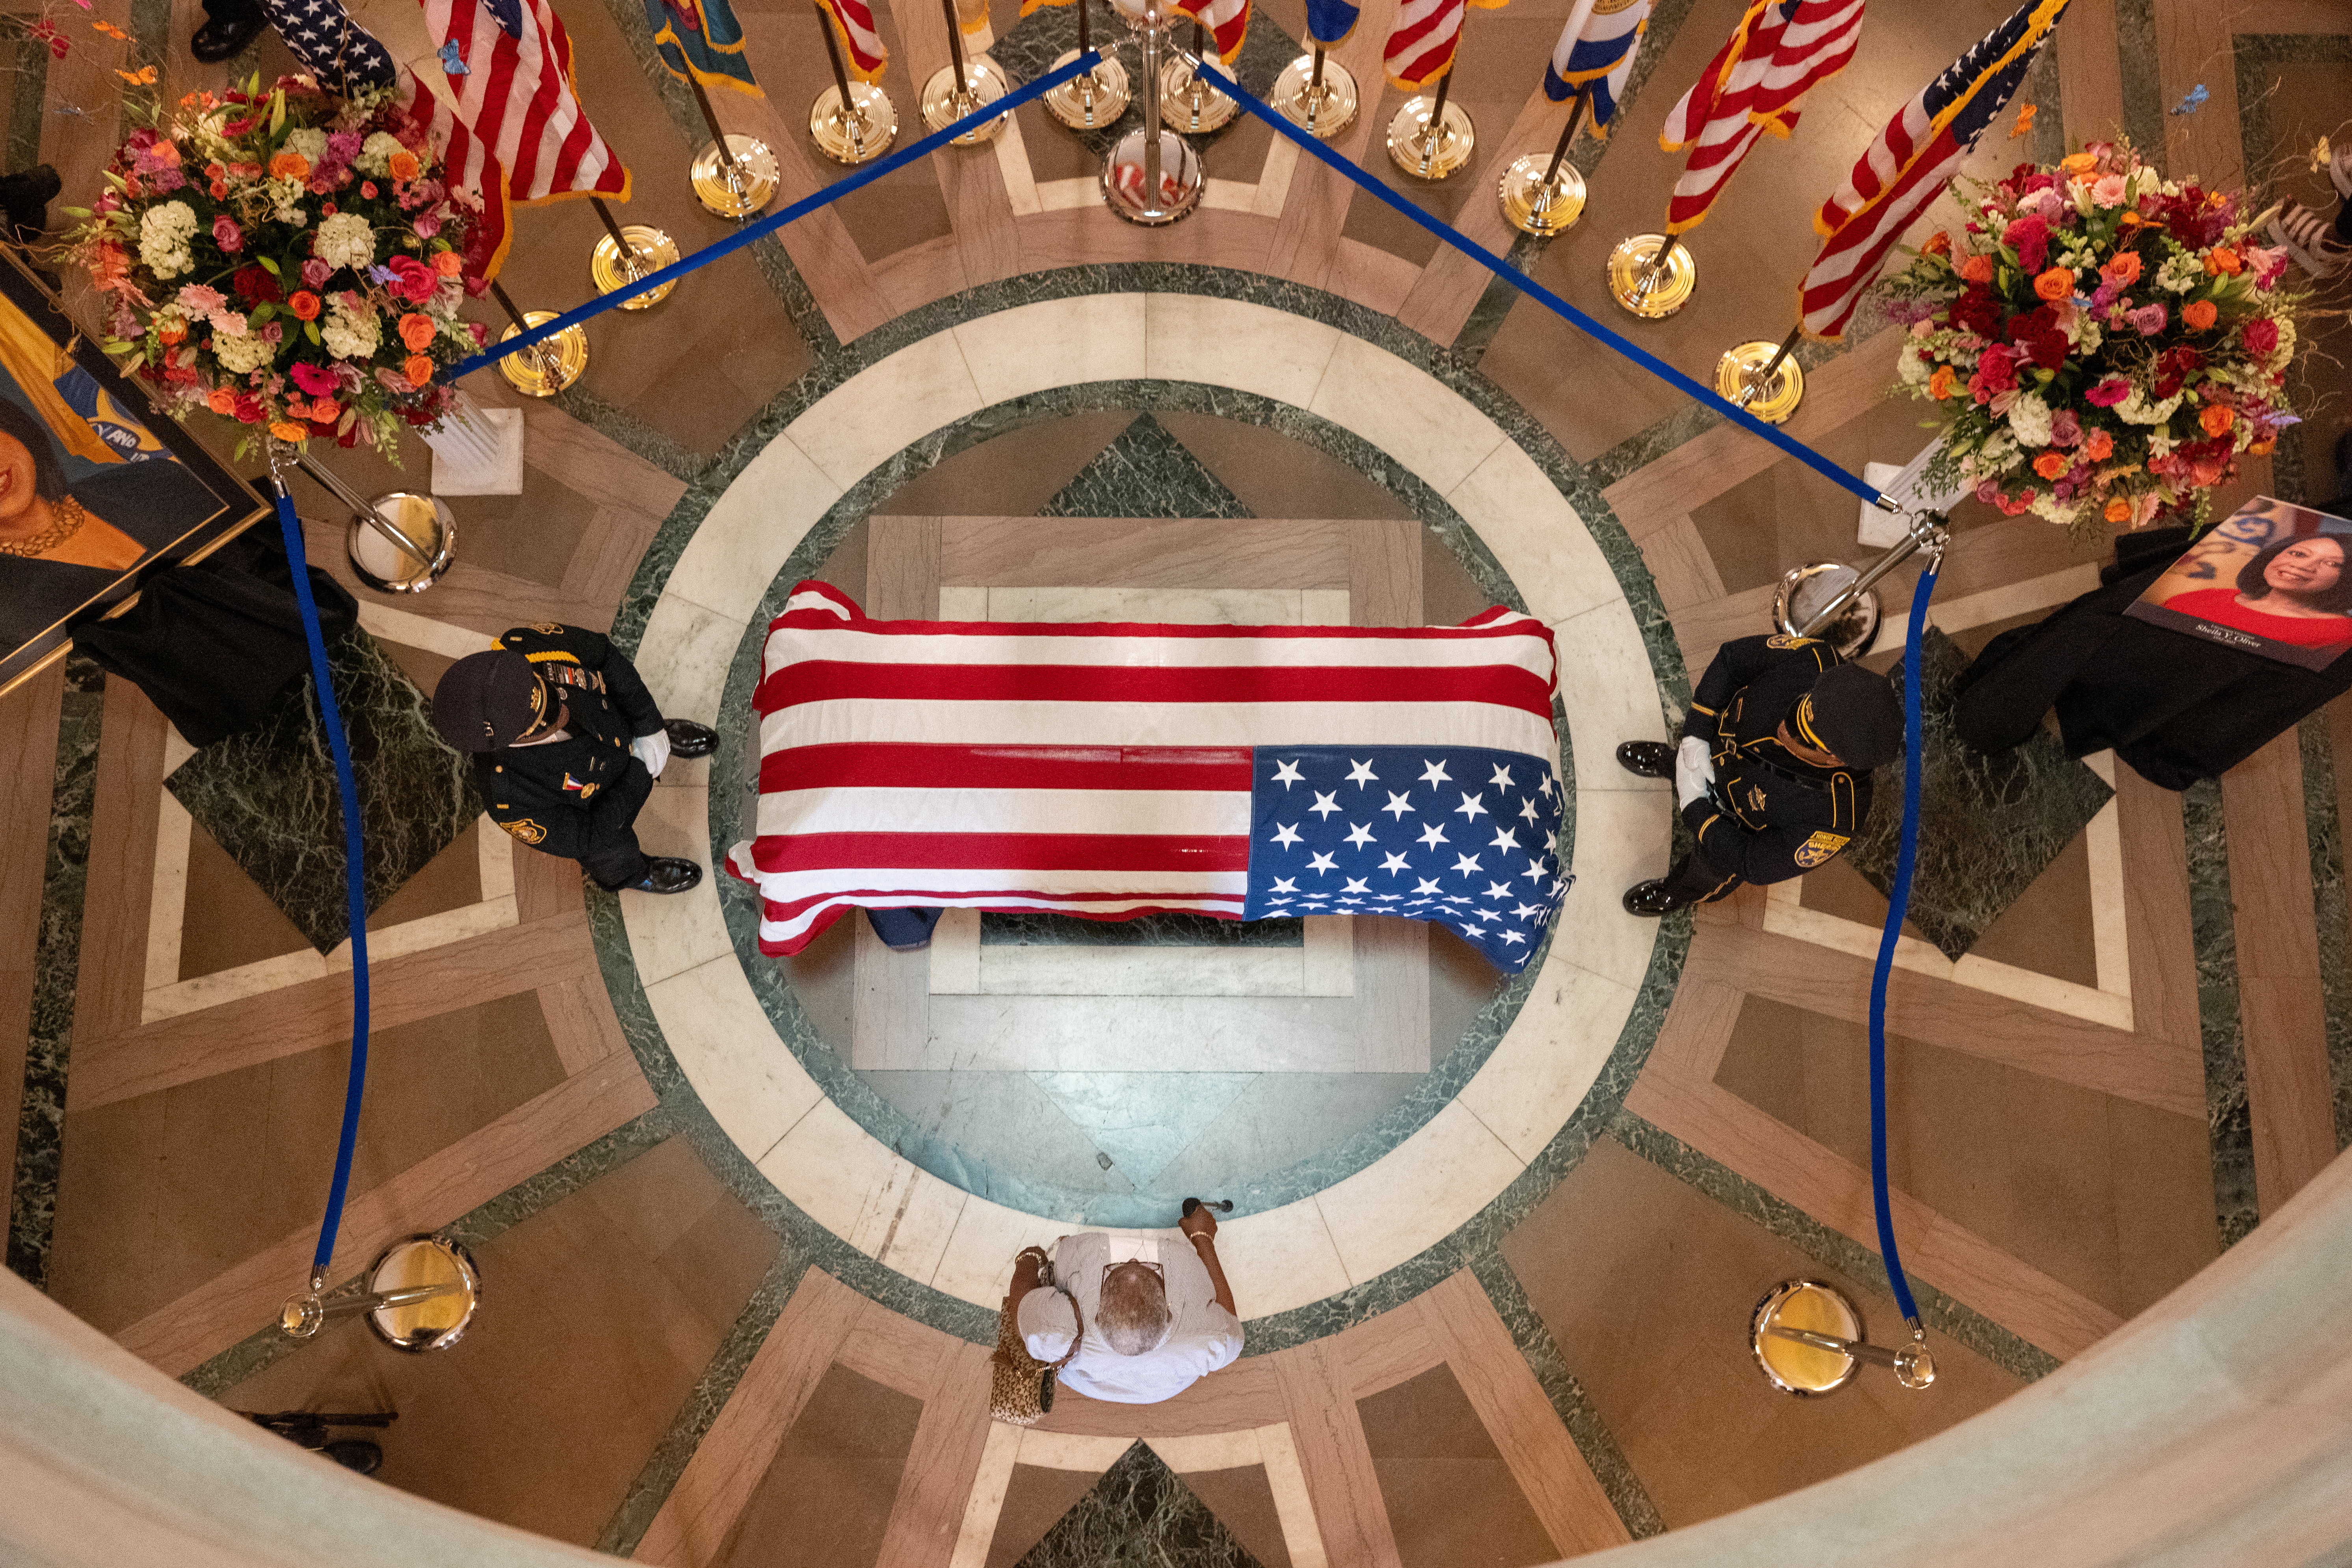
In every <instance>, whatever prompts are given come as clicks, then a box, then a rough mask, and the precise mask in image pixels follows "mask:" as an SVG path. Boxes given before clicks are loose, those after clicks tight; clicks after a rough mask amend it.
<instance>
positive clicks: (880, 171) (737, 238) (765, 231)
mask: <svg viewBox="0 0 2352 1568" xmlns="http://www.w3.org/2000/svg"><path fill="white" fill-rule="evenodd" d="M1101 58H1102V51H1101V50H1100V49H1088V50H1087V52H1086V53H1085V54H1083V55H1080V56H1079V57H1078V58H1076V59H1074V60H1072V61H1071V62H1070V63H1069V64H1067V65H1066V66H1063V67H1061V68H1058V69H1056V70H1051V71H1048V72H1046V73H1045V75H1044V76H1041V77H1039V78H1038V79H1036V80H1035V81H1033V82H1028V83H1024V85H1023V86H1020V87H1017V88H1015V89H1013V90H1012V91H1011V92H1008V93H1006V94H1005V95H1004V96H1003V98H1000V99H998V100H996V101H995V102H993V103H992V104H989V105H988V106H987V107H986V108H984V109H980V110H974V111H973V112H972V113H970V114H967V115H965V116H964V117H963V118H962V119H961V120H959V121H956V122H955V123H954V124H953V125H950V126H948V127H946V128H945V129H944V130H940V131H934V132H931V133H930V134H929V136H926V137H924V138H923V139H922V140H921V141H919V142H915V143H914V144H913V145H912V146H908V147H902V148H900V149H899V150H898V152H896V153H891V154H890V155H889V156H888V157H887V158H885V159H883V160H882V161H881V162H880V163H869V164H867V165H866V166H865V167H864V168H862V169H859V170H857V171H856V173H855V174H845V175H844V176H843V177H842V178H840V179H838V180H836V181H835V182H834V183H833V184H830V185H827V186H826V187H825V188H824V189H823V190H821V191H818V192H816V193H815V194H814V195H806V196H803V197H802V198H801V199H800V200H799V201H796V202H794V203H793V205H790V206H788V207H786V208H785V209H784V210H783V211H782V212H777V213H770V214H769V215H768V216H766V217H763V218H761V219H760V220H759V221H758V222H757V223H749V224H745V225H744V226H742V227H741V228H739V229H737V230H736V231H735V232H734V233H733V234H730V235H729V236H728V237H726V238H725V239H722V240H720V241H719V243H718V244H716V245H710V246H705V247H703V248H702V249H700V250H698V251H696V252H695V253H694V254H693V255H691V256H685V257H680V258H678V259H677V260H676V261H673V262H671V263H670V264H669V265H668V266H667V267H665V268H662V269H661V270H660V271H658V272H653V273H648V274H646V276H645V277H643V278H640V279H637V280H636V281H635V283H631V284H629V285H627V286H626V287H625V288H620V289H614V290H613V291H612V292H611V293H610V294H600V295H598V296H597V297H596V298H595V299H593V300H589V301H588V302H587V303H586V304H584V305H582V306H579V307H577V308H576V309H573V310H566V311H564V312H563V314H562V315H560V316H558V317H556V318H555V319H554V320H553V321H541V323H540V324H539V325H538V326H535V327H533V328H531V329H530V331H527V332H517V333H516V334H515V335H514V336H513V337H511V338H508V339H505V340H504V341H502V342H495V343H491V344H489V345H488V346H487V347H485V348H484V349H483V350H482V352H481V353H478V354H475V355H473V356H472V357H470V358H467V359H462V360H459V361H458V362H457V363H456V364H453V365H451V366H450V367H449V368H448V369H447V370H446V371H445V372H443V373H442V375H441V379H442V380H443V381H448V382H454V381H456V380H457V378H458V377H459V376H461V375H470V374H473V373H474V372H475V371H478V370H481V369H483V368H485V367H486V366H488V365H493V364H496V363H498V362H499V361H500V360H502V359H504V358H506V357H507V356H508V355H509V354H512V353H521V352H522V351H523V350H525V349H527V348H529V347H530V346H531V345H532V344H533V343H543V342H546V341H547V340H548V339H550V338H551V337H553V336H555V334H556V333H558V332H560V331H563V330H564V329H565V328H566V327H576V326H578V325H579V324H580V323H581V322H583V321H587V320H588V319H589V318H591V317H592V316H601V315H603V314H604V312H605V311H607V310H619V309H620V307H621V303H622V301H623V300H634V299H635V298H636V297H637V296H638V295H640V294H643V293H645V292H646V291H647V290H649V289H659V288H661V287H663V286H664V285H665V284H668V283H675V282H676V281H677V280H678V279H681V278H683V277H685V276H686V275H687V274H688V273H689V272H692V271H695V270H697V269H698V268H704V267H708V266H709V265H710V264H711V263H712V262H714V261H716V260H718V259H719V258H720V257H722V256H729V255H731V254H733V253H734V252H736V251H738V250H740V249H742V248H743V247H745V246H747V245H749V244H751V242H752V241H753V240H755V239H761V238H763V237H766V236H768V235H771V234H773V233H775V232H776V230H778V229H780V228H782V227H783V226H784V225H786V224H788V223H791V222H793V220H794V219H796V218H803V217H806V216H808V215H809V214H811V213H813V212H815V211H816V210H817V209H818V208H820V207H824V206H830V205H832V204H833V203H835V202H837V201H839V200H840V199H841V198H842V197H844V196H845V195H849V193H850V192H852V191H855V190H858V189H860V188H862V187H864V186H866V185H870V184H873V183H874V182H875V181H877V180H878V179H880V178H881V177H882V176H883V175H885V174H890V173H891V172H893V171H894V170H898V169H903V168H905V167H906V166H907V165H908V164H909V163H913V162H914V161H915V160H916V159H918V158H920V157H923V156H924V155H926V154H927V153H936V152H938V151H939V150H940V148H942V147H944V146H946V145H947V144H948V143H949V142H952V141H954V140H955V139H956V138H957V137H959V136H961V135H963V134H964V133H965V132H969V131H970V130H971V129H972V127H974V126H976V125H981V124H983V123H985V122H986V121H991V120H993V119H995V118H996V117H997V116H998V115H1000V114H1010V113H1011V112H1012V111H1013V110H1016V109H1018V108H1020V107H1021V106H1022V105H1023V104H1024V103H1027V102H1028V101H1029V100H1032V99H1034V98H1040V97H1043V96H1044V95H1045V94H1046V93H1048V92H1050V91H1052V90H1053V89H1055V88H1057V87H1059V86H1061V85H1062V84H1063V83H1064V82H1066V81H1068V80H1070V79H1073V78H1075V77H1077V76H1080V75H1083V74H1084V73H1086V72H1087V71H1089V70H1092V69H1093V68H1095V65H1096V64H1097V62H1098V61H1099V60H1101Z"/></svg>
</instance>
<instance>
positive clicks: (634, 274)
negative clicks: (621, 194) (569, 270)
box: [588, 223, 677, 310]
mask: <svg viewBox="0 0 2352 1568" xmlns="http://www.w3.org/2000/svg"><path fill="white" fill-rule="evenodd" d="M621 233H622V234H623V235H625V236H626V237H627V238H628V241H629V249H628V254H627V255H625V256H624V255H623V254H622V253H621V247H620V246H619V245H618V244H616V243H615V242H614V238H613V237H612V236H611V235H609V234H608V235H605V236H604V237H602V238H600V239H599V240H597V241H596V248H595V249H594V250H593V251H590V252H589V253H588V277H589V280H590V281H591V282H593V283H594V284H595V285H596V292H598V293H599V294H610V293H612V292H613V291H614V289H625V288H627V287H628V286H629V285H630V284H632V283H635V281H636V280H637V279H640V278H648V277H651V276H652V275H653V274H654V273H656V272H658V271H660V270H661V269H662V268H665V267H667V266H669V265H670V264H671V263H672V262H674V261H676V260H677V241H676V240H674V239H672V238H670V237H669V236H667V235H666V234H664V233H663V232H662V231H661V230H659V229H657V228H650V227H647V226H646V225H644V224H641V223H633V224H627V225H625V226H623V227H622V229H621ZM675 288H677V279H671V280H670V281H669V282H667V283H665V284H663V285H662V286H661V287H660V288H658V289H646V291H645V292H644V293H642V294H634V295H631V296H630V297H629V298H628V299H626V300H622V301H621V309H623V310H651V309H652V308H653V307H655V306H656V305H658V304H660V303H661V302H662V301H663V300H667V299H668V298H669V295H670V290H671V289H675Z"/></svg>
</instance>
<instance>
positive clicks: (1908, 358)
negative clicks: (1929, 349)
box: [1895, 344, 1934, 386]
mask: <svg viewBox="0 0 2352 1568" xmlns="http://www.w3.org/2000/svg"><path fill="white" fill-rule="evenodd" d="M1931 374H1934V373H1933V372H1931V371H1930V370H1928V368H1927V355H1926V354H1924V353H1914V352H1912V349H1911V346H1910V345H1909V344H1906V345H1905V346H1904V347H1903V348H1902V349H1901V350H1899V351H1898V352H1897V353H1895V375H1896V376H1898V377H1899V378H1901V380H1902V383H1903V384H1904V385H1906V386H1925V385H1927V377H1928V376H1929V375H1931Z"/></svg>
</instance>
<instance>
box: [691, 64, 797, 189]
mask: <svg viewBox="0 0 2352 1568" xmlns="http://www.w3.org/2000/svg"><path fill="white" fill-rule="evenodd" d="M686 85H687V86H688V87H690V88H692V89H694V105H695V107H696V108H697V109H699V110H702V123H703V124H704V125H706V126H708V127H709V130H710V140H709V142H705V143H703V147H702V151H701V152H699V153H696V154H695V155H694V162H693V163H689V164H688V165H687V170H686V177H687V180H688V183H690V184H692V185H693V186H694V199H695V200H697V201H698V202H700V203H701V204H702V205H703V210H705V211H706V212H709V213H712V214H715V215H716V216H719V217H731V218H747V217H750V216H751V215H752V214H753V213H755V212H758V211H759V210H760V209H761V207H764V206H766V205H768V204H769V203H770V202H772V201H774V200H775V199H776V188H777V187H778V186H779V185H781V184H782V183H783V180H782V175H781V174H778V173H777V170H776V155H775V153H772V152H770V151H769V150H768V144H767V143H766V142H762V141H761V140H760V139H759V138H758V137H756V136H737V135H730V134H729V133H728V132H725V131H723V130H721V129H719V111H718V110H715V109H713V108H711V107H710V93H709V89H706V88H705V87H704V86H703V85H702V79H701V78H700V77H698V76H697V75H695V74H694V71H693V69H692V68H691V67H689V68H688V70H687V73H686Z"/></svg>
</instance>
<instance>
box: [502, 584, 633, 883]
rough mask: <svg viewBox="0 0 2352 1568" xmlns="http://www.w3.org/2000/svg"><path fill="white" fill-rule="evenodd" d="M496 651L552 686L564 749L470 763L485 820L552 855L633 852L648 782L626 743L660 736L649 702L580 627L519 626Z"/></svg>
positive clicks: (615, 658) (554, 744) (628, 669)
mask: <svg viewBox="0 0 2352 1568" xmlns="http://www.w3.org/2000/svg"><path fill="white" fill-rule="evenodd" d="M499 647H503V648H511V649H512V650H514V651H515V652H517V653H519V654H521V655H523V656H524V657H525V658H529V659H530V662H531V667H532V668H534V669H536V670H538V671H539V674H540V677H541V679H544V680H547V681H549V682H551V684H552V685H553V687H554V689H555V692H556V694H557V695H558V696H559V697H561V698H562V700H563V704H564V706H565V707H566V708H568V709H570V710H571V717H570V718H569V719H567V720H565V721H564V725H563V728H564V730H565V731H566V732H567V733H568V734H569V735H570V736H571V739H569V740H564V741H551V742H546V743H545V744H543V745H537V746H508V747H505V748H503V749H502V750H499V751H495V752H478V753H477V754H476V755H475V758H474V782H475V783H476V784H479V785H480V786H481V791H482V799H483V801H484V803H485V804H487V805H488V807H489V811H490V820H491V821H493V822H495V823H497V824H498V825H499V826H500V827H503V828H505V829H506V830H507V831H508V832H509V833H511V834H513V835H514V836H515V837H517V838H520V839H521V840H522V841H523V842H524V843H525V844H528V845H530V846H531V847H534V848H538V849H544V850H546V851H547V852H548V853H549V854H551V855H563V856H570V857H574V858H576V857H579V856H582V855H587V854H591V853H593V852H594V851H595V850H598V849H601V848H605V847H613V846H616V845H618V844H621V843H623V842H634V839H633V838H632V837H631V824H633V823H635V821H636V817H637V809H638V808H639V807H640V806H642V805H645V804H646V796H647V795H651V794H652V793H653V787H654V780H653V775H652V774H651V773H647V772H646V765H645V763H641V762H639V761H638V760H637V759H636V756H635V753H633V752H631V751H630V750H629V742H631V741H632V740H634V739H635V738H636V737H637V736H639V735H650V734H652V733H653V732H654V731H656V730H658V729H660V728H661V727H662V716H661V710H660V709H659V708H658V707H656V705H655V703H654V699H653V693H652V692H650V691H647V690H646V683H645V682H644V681H642V680H640V679H637V672H636V670H635V668H633V667H632V666H631V665H630V663H629V661H628V660H627V659H625V658H623V657H621V655H619V654H618V653H616V652H614V649H613V645H612V644H611V643H610V642H608V641H606V640H605V639H604V637H602V636H600V635H599V634H597V633H595V632H591V631H583V630H582V629H581V628H580V627H578V626H559V625H557V624H556V623H554V622H552V621H543V622H541V623H540V624H539V625H537V626H517V627H516V628H515V629H514V630H512V631H510V632H509V633H507V634H506V635H505V636H503V637H499Z"/></svg>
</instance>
